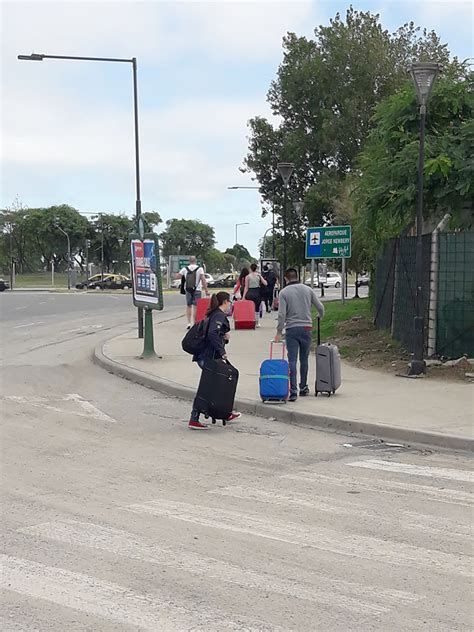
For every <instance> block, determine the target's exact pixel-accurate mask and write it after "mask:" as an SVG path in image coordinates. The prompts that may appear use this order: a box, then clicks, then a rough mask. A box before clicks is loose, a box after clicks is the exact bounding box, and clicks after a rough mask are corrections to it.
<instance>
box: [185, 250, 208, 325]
mask: <svg viewBox="0 0 474 632" xmlns="http://www.w3.org/2000/svg"><path fill="white" fill-rule="evenodd" d="M180 277H181V294H184V295H185V296H186V320H187V321H188V324H187V329H191V325H192V323H193V322H194V321H195V320H196V306H197V302H198V300H199V299H200V298H201V296H202V292H203V290H204V292H205V293H206V296H209V291H208V288H207V282H206V276H205V274H204V270H203V268H202V267H201V266H199V265H198V264H197V261H196V257H189V264H188V265H187V266H185V267H184V268H182V269H181V270H180V271H179V273H178V275H177V278H178V279H179V278H180Z"/></svg>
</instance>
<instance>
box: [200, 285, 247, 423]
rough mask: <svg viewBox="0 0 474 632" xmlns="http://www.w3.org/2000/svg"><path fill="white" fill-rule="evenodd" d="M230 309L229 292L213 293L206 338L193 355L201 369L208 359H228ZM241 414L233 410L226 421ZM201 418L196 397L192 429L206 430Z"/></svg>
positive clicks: (207, 318)
mask: <svg viewBox="0 0 474 632" xmlns="http://www.w3.org/2000/svg"><path fill="white" fill-rule="evenodd" d="M229 310H230V294H229V293H228V292H217V294H213V295H212V298H211V304H210V306H209V309H208V311H207V317H206V322H205V323H204V324H203V327H204V328H205V332H206V333H205V338H204V340H203V343H202V347H201V349H200V350H199V352H197V353H196V354H195V355H194V356H193V362H197V364H198V366H199V368H200V369H203V368H204V364H205V362H206V360H219V359H220V360H227V353H226V345H227V343H228V342H229V340H230V324H229V320H228V318H227V314H228V312H229ZM240 416H241V413H238V412H236V411H232V412H231V414H230V415H229V416H228V417H227V420H226V421H235V420H236V419H239V417H240ZM199 418H200V412H199V409H198V406H197V403H196V399H195V400H194V404H193V409H192V411H191V418H190V421H189V424H188V427H189V428H190V429H192V430H206V429H207V428H208V425H207V424H205V423H203V422H201V421H200V419H199Z"/></svg>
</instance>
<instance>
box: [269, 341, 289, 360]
mask: <svg viewBox="0 0 474 632" xmlns="http://www.w3.org/2000/svg"><path fill="white" fill-rule="evenodd" d="M273 345H281V359H282V360H284V359H285V351H286V345H285V343H284V342H283V340H280V342H275V341H274V340H270V360H273Z"/></svg>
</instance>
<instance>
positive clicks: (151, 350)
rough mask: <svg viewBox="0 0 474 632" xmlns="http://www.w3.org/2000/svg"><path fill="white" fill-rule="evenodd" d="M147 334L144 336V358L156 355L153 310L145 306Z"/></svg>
mask: <svg viewBox="0 0 474 632" xmlns="http://www.w3.org/2000/svg"><path fill="white" fill-rule="evenodd" d="M144 311H145V335H144V338H143V353H142V355H141V357H142V358H153V357H155V355H156V354H155V343H154V340H153V310H151V309H150V308H149V307H145V310H144Z"/></svg>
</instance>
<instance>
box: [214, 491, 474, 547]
mask: <svg viewBox="0 0 474 632" xmlns="http://www.w3.org/2000/svg"><path fill="white" fill-rule="evenodd" d="M209 493H210V494H216V495H218V496H230V497H231V498H239V499H241V500H251V501H257V502H262V503H269V504H272V505H281V506H283V507H288V506H291V505H297V506H299V507H310V508H311V509H315V510H316V511H321V512H323V513H333V514H336V515H340V516H354V517H355V518H358V519H359V520H361V519H366V520H371V521H373V520H376V521H377V522H378V523H379V524H384V525H386V526H388V527H391V526H392V525H393V516H384V515H380V512H377V511H371V510H370V509H365V508H364V506H361V504H360V503H357V504H355V503H352V502H351V501H350V500H349V498H347V499H346V498H345V499H344V500H343V501H341V500H338V499H337V498H331V497H329V496H326V497H324V496H323V497H321V496H320V495H319V494H316V493H315V492H314V489H311V490H310V491H308V493H307V494H303V493H297V492H293V491H292V492H289V493H288V494H281V493H276V492H274V491H269V490H265V489H262V488H259V489H255V488H252V487H242V486H240V485H232V486H229V487H221V488H218V489H212V490H210V491H209ZM397 519H398V524H399V526H400V528H403V529H413V530H419V531H423V532H424V531H426V530H428V531H432V532H433V533H440V534H444V535H446V534H450V535H451V536H457V537H462V538H464V536H466V535H467V536H469V535H471V532H472V528H471V526H470V525H467V524H460V523H459V522H457V521H454V520H450V519H449V518H440V517H439V516H429V515H425V514H421V513H420V514H419V513H416V512H406V511H402V512H399V513H398V516H397Z"/></svg>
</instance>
